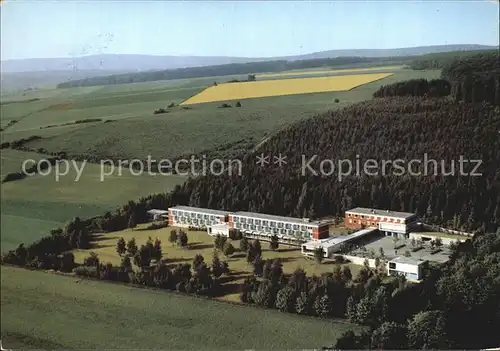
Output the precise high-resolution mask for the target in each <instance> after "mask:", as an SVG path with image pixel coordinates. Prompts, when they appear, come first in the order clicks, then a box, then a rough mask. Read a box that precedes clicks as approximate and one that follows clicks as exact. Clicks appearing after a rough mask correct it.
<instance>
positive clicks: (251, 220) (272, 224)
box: [233, 216, 307, 230]
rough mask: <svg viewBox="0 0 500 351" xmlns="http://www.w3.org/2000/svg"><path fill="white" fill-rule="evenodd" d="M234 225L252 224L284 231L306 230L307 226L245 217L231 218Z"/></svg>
mask: <svg viewBox="0 0 500 351" xmlns="http://www.w3.org/2000/svg"><path fill="white" fill-rule="evenodd" d="M233 222H234V223H244V224H253V225H257V226H260V225H261V226H263V227H271V228H280V229H281V228H285V229H293V230H306V228H307V226H305V225H299V224H291V223H287V222H282V221H271V220H266V219H257V218H245V217H238V216H234V217H233Z"/></svg>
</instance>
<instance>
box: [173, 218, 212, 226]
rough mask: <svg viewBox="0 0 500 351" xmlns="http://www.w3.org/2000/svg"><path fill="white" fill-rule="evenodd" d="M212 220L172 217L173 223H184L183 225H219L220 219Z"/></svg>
mask: <svg viewBox="0 0 500 351" xmlns="http://www.w3.org/2000/svg"><path fill="white" fill-rule="evenodd" d="M212 217H213V218H207V219H205V218H191V217H178V216H174V223H185V224H204V225H212V224H218V223H220V219H219V218H218V217H217V216H212Z"/></svg>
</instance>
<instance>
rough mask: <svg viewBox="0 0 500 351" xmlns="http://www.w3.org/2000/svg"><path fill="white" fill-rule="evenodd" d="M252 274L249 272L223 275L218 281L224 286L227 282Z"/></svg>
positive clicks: (248, 276)
mask: <svg viewBox="0 0 500 351" xmlns="http://www.w3.org/2000/svg"><path fill="white" fill-rule="evenodd" d="M251 276H252V275H251V274H248V273H246V274H242V275H239V276H237V275H223V276H221V277H220V278H219V282H220V283H221V284H222V285H223V286H225V285H226V284H227V283H230V282H234V281H235V280H243V279H246V278H250V277H251Z"/></svg>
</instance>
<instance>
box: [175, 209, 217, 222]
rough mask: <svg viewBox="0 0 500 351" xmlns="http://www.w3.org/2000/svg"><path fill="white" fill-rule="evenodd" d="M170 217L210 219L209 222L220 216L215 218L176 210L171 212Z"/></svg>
mask: <svg viewBox="0 0 500 351" xmlns="http://www.w3.org/2000/svg"><path fill="white" fill-rule="evenodd" d="M172 215H173V216H174V218H177V217H178V218H198V219H210V220H212V221H213V220H215V219H216V218H217V219H219V218H220V216H215V215H209V214H203V213H194V212H184V211H177V210H172Z"/></svg>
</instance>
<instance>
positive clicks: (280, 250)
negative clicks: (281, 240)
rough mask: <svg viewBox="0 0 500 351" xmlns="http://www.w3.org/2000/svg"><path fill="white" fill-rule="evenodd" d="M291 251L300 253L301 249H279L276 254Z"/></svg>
mask: <svg viewBox="0 0 500 351" xmlns="http://www.w3.org/2000/svg"><path fill="white" fill-rule="evenodd" d="M290 251H299V249H298V248H296V247H290V248H286V249H278V250H276V252H290Z"/></svg>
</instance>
